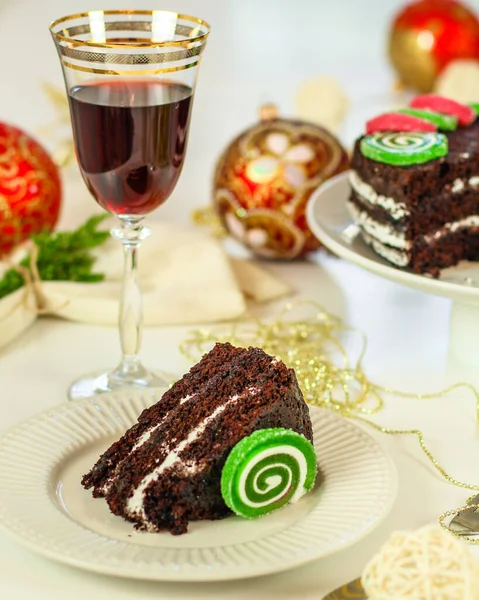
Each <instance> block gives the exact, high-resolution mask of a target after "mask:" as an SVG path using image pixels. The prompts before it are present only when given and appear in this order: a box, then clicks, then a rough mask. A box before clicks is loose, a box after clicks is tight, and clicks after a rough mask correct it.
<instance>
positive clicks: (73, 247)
mask: <svg viewBox="0 0 479 600" xmlns="http://www.w3.org/2000/svg"><path fill="white" fill-rule="evenodd" d="M108 216H109V215H107V214H102V215H95V216H93V217H91V218H89V219H88V220H87V221H86V222H85V223H84V224H83V225H82V226H81V227H79V228H78V229H76V230H75V231H59V232H54V233H52V232H47V231H44V232H41V233H37V234H35V235H33V236H32V241H33V242H34V243H35V244H36V246H37V248H38V258H37V268H38V272H39V275H40V279H41V280H43V281H79V282H87V283H96V282H98V281H103V279H104V278H105V276H104V275H103V274H102V273H95V272H94V271H93V265H94V263H95V256H94V255H93V254H92V252H91V250H92V249H93V248H96V247H97V246H101V245H102V244H104V243H105V242H106V240H107V239H108V237H109V235H110V232H109V231H108V230H105V229H98V227H99V225H100V223H101V222H102V221H104V220H105V219H106V218H107V217H108ZM30 260H31V257H30V255H28V256H26V257H25V258H24V259H23V260H22V261H21V262H20V265H21V266H23V267H27V268H28V267H29V266H30ZM23 285H25V279H24V277H23V276H22V275H21V274H20V273H18V272H17V271H16V270H15V269H13V268H12V269H9V270H8V271H7V272H6V273H5V275H4V276H3V278H2V279H1V280H0V299H1V298H4V297H5V296H8V295H9V294H12V293H13V292H15V291H16V290H18V289H19V288H21V287H22V286H23Z"/></svg>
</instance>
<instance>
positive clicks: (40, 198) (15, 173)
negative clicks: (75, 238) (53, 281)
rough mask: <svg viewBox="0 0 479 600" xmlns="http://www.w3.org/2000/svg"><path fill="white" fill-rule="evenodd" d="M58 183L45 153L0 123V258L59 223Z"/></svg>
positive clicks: (13, 128) (53, 168) (57, 175)
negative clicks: (34, 235)
mask: <svg viewBox="0 0 479 600" xmlns="http://www.w3.org/2000/svg"><path fill="white" fill-rule="evenodd" d="M60 204H61V182H60V176H59V172H58V168H57V166H56V165H55V163H54V162H53V161H52V159H51V158H50V156H49V155H48V154H47V152H46V151H45V150H44V149H43V148H42V146H40V144H38V142H36V141H35V140H33V139H32V138H31V137H29V136H27V134H25V133H24V132H23V131H21V130H20V129H17V128H16V127H12V126H11V125H7V124H6V123H0V255H1V254H3V253H5V252H8V251H9V250H11V249H12V248H13V246H15V245H16V244H19V243H20V242H22V241H24V240H26V239H28V238H29V237H30V236H31V235H32V234H33V233H36V232H39V231H44V230H52V229H53V228H54V226H55V224H56V222H57V220H58V215H59V212H60Z"/></svg>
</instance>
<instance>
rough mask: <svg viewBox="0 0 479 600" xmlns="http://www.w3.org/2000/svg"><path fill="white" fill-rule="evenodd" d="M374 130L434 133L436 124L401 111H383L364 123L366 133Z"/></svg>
mask: <svg viewBox="0 0 479 600" xmlns="http://www.w3.org/2000/svg"><path fill="white" fill-rule="evenodd" d="M375 131H421V132H425V133H435V132H436V131H437V127H436V125H434V123H431V122H430V121H426V120H425V119H420V118H419V117H414V116H413V115H405V114H401V113H393V112H392V113H385V114H383V115H379V117H375V118H374V119H371V120H370V121H368V122H367V123H366V133H367V134H368V135H369V134H371V133H374V132H375Z"/></svg>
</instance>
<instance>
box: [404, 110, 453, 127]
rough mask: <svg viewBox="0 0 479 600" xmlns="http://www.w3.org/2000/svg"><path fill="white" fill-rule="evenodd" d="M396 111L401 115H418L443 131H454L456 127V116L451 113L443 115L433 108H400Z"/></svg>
mask: <svg viewBox="0 0 479 600" xmlns="http://www.w3.org/2000/svg"><path fill="white" fill-rule="evenodd" d="M398 112H400V113H402V114H403V115H411V116H412V117H418V118H419V119H424V120H425V121H429V122H430V123H433V124H434V125H436V127H437V128H438V129H442V130H443V131H454V130H455V129H457V117H454V116H453V115H445V114H442V113H439V112H435V111H433V110H425V109H421V108H401V109H400V110H398Z"/></svg>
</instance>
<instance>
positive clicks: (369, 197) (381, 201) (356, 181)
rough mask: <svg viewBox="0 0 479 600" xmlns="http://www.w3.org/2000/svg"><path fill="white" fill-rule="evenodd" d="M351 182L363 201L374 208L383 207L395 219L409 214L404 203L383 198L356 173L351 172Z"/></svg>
mask: <svg viewBox="0 0 479 600" xmlns="http://www.w3.org/2000/svg"><path fill="white" fill-rule="evenodd" d="M349 182H350V183H351V186H352V188H353V189H354V191H355V192H356V194H358V196H360V198H361V199H362V200H364V201H365V202H368V203H369V204H372V205H374V206H381V207H382V208H384V210H385V211H387V212H388V213H389V214H390V215H391V217H392V218H393V219H396V220H398V219H402V218H403V217H405V216H406V215H408V214H409V211H408V209H407V208H406V205H405V204H404V203H403V202H396V200H394V198H389V197H387V196H381V195H380V194H378V193H377V192H376V190H375V189H374V188H373V187H372V186H370V185H369V183H366V182H365V181H363V180H362V179H361V178H360V177H359V175H358V174H357V173H356V171H351V173H350V174H349Z"/></svg>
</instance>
